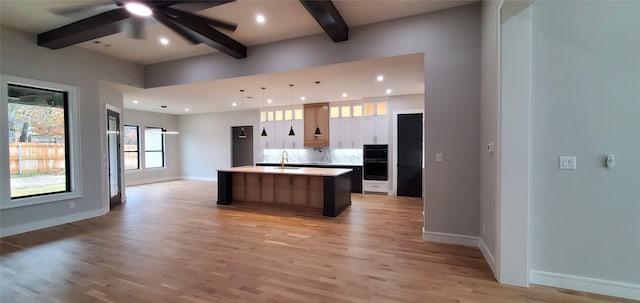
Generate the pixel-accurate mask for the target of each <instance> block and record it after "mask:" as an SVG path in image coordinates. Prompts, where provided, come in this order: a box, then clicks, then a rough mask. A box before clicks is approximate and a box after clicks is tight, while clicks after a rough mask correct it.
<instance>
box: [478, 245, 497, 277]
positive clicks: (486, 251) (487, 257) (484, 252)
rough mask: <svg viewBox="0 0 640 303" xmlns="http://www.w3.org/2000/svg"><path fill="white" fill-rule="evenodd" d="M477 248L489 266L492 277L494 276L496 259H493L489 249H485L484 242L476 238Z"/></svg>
mask: <svg viewBox="0 0 640 303" xmlns="http://www.w3.org/2000/svg"><path fill="white" fill-rule="evenodd" d="M478 248H480V252H481V253H482V256H483V257H484V259H485V260H486V261H487V263H488V264H489V267H490V268H491V271H492V272H493V275H494V276H496V272H497V271H496V258H494V257H493V254H492V253H491V251H490V250H489V248H487V245H486V244H485V243H484V240H482V238H478Z"/></svg>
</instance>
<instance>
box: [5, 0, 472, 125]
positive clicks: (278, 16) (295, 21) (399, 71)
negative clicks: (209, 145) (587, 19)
mask: <svg viewBox="0 0 640 303" xmlns="http://www.w3.org/2000/svg"><path fill="white" fill-rule="evenodd" d="M333 2H334V3H335V5H336V7H337V8H338V10H339V12H340V14H341V15H342V17H343V19H344V20H345V22H346V23H347V25H348V26H349V27H350V28H353V27H357V26H361V25H366V24H371V23H376V22H381V21H385V20H391V19H398V18H402V17H407V16H411V15H417V14H422V13H426V12H431V11H435V10H440V9H446V8H451V7H455V6H460V5H465V4H469V3H472V2H475V1H473V0H386V1H380V0H367V1H364V0H333ZM110 3H111V2H110V1H109V0H64V1H55V0H0V23H1V24H3V25H5V26H9V27H13V28H17V29H20V30H23V31H26V32H29V33H33V34H38V33H42V32H45V31H47V30H51V29H54V28H57V27H60V26H63V25H66V24H69V23H71V22H74V21H77V20H80V19H82V18H86V17H89V16H92V15H95V14H97V13H99V12H100V9H102V10H106V9H109V8H110V7H109V6H108V5H107V6H102V7H97V6H96V4H110ZM82 5H88V6H89V7H94V8H96V9H94V10H88V11H86V12H84V13H78V14H72V15H67V16H65V17H63V16H60V15H57V14H55V13H53V11H55V10H59V9H62V8H70V7H78V6H82ZM111 8H112V7H111ZM199 14H202V15H204V16H208V17H211V18H216V19H221V20H225V21H229V22H232V23H237V24H238V28H237V30H236V31H235V32H233V33H229V32H225V33H226V34H227V35H229V36H230V37H232V38H233V39H235V40H237V41H239V42H240V43H242V44H245V45H247V46H248V47H250V46H254V45H259V44H264V43H268V42H274V41H279V40H285V39H291V38H296V37H301V36H307V35H312V34H319V33H323V30H322V28H321V27H320V26H319V25H318V24H317V22H316V21H315V20H314V19H313V18H312V17H311V15H310V14H309V13H308V12H307V11H306V10H305V9H304V7H303V6H302V5H301V4H300V3H299V1H297V0H260V1H258V0H237V1H235V2H231V3H227V4H224V5H221V6H218V7H213V8H210V9H206V10H203V11H200V12H199ZM257 14H263V15H264V16H265V17H266V20H267V21H266V22H265V24H262V25H260V24H257V23H256V22H255V16H256V15H257ZM145 30H146V39H145V40H135V39H131V38H129V37H127V35H125V34H124V33H118V34H115V35H111V36H107V37H103V38H100V39H99V40H100V43H94V42H95V41H87V42H85V43H81V44H79V45H78V46H79V47H82V48H85V49H88V50H91V51H95V52H99V53H103V54H105V55H108V56H113V57H117V58H121V59H124V60H128V61H131V62H135V63H139V64H144V65H146V64H153V63H158V62H165V61H170V60H175V59H179V58H185V57H191V56H196V55H202V54H210V53H214V52H216V50H214V49H212V48H210V47H208V46H206V45H202V44H200V45H191V44H189V43H188V42H186V41H184V40H182V39H181V38H180V37H179V36H178V35H177V34H175V33H174V32H173V31H171V30H170V29H168V28H166V27H165V26H163V25H162V24H160V23H157V22H156V23H150V24H148V25H147V26H146V28H145ZM223 32H224V31H223ZM161 36H164V37H166V38H168V39H169V40H170V41H171V42H170V44H169V45H168V46H162V45H160V44H159V42H158V38H159V37H161ZM327 41H328V43H333V42H331V40H329V39H327ZM422 60H423V59H422V55H415V56H403V57H397V58H387V59H381V60H370V61H361V62H353V63H346V64H338V65H332V66H325V67H319V68H312V69H305V70H298V71H290V72H284V73H277V74H270V75H257V76H250V77H242V78H234V79H226V80H218V81H212V82H206V83H197V84H189V85H180V86H170V87H162V88H155V89H148V90H141V89H137V88H131V87H124V86H121V85H117V87H118V88H119V89H122V90H123V91H124V92H125V107H126V108H135V109H140V110H148V111H158V110H159V108H160V105H167V106H168V108H167V109H163V110H162V111H164V112H167V113H173V114H186V112H184V108H185V107H188V108H189V109H190V111H189V113H202V112H214V111H228V110H234V109H236V110H239V108H233V107H231V105H230V104H231V102H233V101H238V100H239V99H240V93H239V89H245V90H246V91H247V95H248V96H252V97H254V99H253V100H255V101H247V100H245V101H246V103H245V108H255V107H258V106H259V105H261V101H262V100H261V99H262V98H261V96H262V95H261V92H260V89H259V88H260V87H262V86H266V87H267V90H266V95H267V96H269V95H270V96H271V97H270V98H272V99H273V100H274V101H275V103H274V104H275V105H284V104H287V103H289V102H290V101H289V99H290V97H289V95H290V93H289V86H288V84H289V83H293V84H295V87H294V94H295V95H296V96H297V97H299V96H300V95H302V94H304V95H306V96H311V97H312V98H310V99H311V100H312V101H310V99H307V101H306V103H309V102H314V101H313V100H315V94H316V93H315V92H316V89H315V84H314V81H316V80H319V81H321V82H322V83H321V84H320V86H319V91H320V95H321V99H322V100H323V101H339V100H344V99H342V97H341V96H340V95H341V94H342V92H347V93H348V94H349V97H348V98H347V99H348V100H356V99H360V98H368V97H376V96H384V95H385V90H386V89H387V88H392V89H393V93H392V95H399V94H414V93H423V91H424V87H423V86H424V78H423V77H424V71H423V66H424V65H423V63H422ZM379 73H382V74H385V77H386V79H385V81H384V82H383V83H378V82H376V81H375V76H376V75H377V74H379ZM292 79H295V80H292ZM133 100H138V101H140V102H139V104H133V103H132V101H133ZM248 100H251V99H248ZM296 101H297V102H301V101H300V99H299V98H296V100H294V103H295V102H296ZM258 103H259V104H258Z"/></svg>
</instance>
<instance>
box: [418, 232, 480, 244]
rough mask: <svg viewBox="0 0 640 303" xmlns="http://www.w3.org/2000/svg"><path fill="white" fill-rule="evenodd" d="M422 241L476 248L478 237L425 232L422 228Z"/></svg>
mask: <svg viewBox="0 0 640 303" xmlns="http://www.w3.org/2000/svg"><path fill="white" fill-rule="evenodd" d="M422 239H423V240H425V241H432V242H440V243H448V244H457V245H464V246H473V247H478V237H474V236H465V235H457V234H448V233H439V232H433V231H426V230H424V228H422Z"/></svg>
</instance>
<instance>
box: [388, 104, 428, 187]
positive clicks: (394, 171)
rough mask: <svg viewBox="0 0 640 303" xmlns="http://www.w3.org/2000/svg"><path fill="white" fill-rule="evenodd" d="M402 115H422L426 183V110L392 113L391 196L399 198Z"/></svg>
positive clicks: (402, 110) (423, 159) (418, 109)
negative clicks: (400, 124) (400, 123)
mask: <svg viewBox="0 0 640 303" xmlns="http://www.w3.org/2000/svg"><path fill="white" fill-rule="evenodd" d="M400 114H422V128H423V129H422V170H423V173H422V178H423V181H424V161H425V160H426V158H425V156H424V154H425V150H424V146H425V144H424V140H425V133H426V132H425V131H424V125H425V123H424V108H416V109H401V110H397V111H393V112H391V135H390V136H391V142H392V144H393V145H391V148H392V150H391V153H392V154H393V160H392V161H393V163H392V164H391V191H390V192H389V195H391V196H397V195H398V152H397V151H398V136H397V135H396V134H397V133H398V115H400ZM422 183H423V184H422V197H423V198H424V188H425V187H424V182H422Z"/></svg>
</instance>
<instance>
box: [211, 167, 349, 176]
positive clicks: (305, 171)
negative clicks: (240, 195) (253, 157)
mask: <svg viewBox="0 0 640 303" xmlns="http://www.w3.org/2000/svg"><path fill="white" fill-rule="evenodd" d="M218 171H222V172H232V173H253V174H281V175H305V176H328V177H335V176H340V175H343V174H346V173H350V172H351V171H352V169H349V168H321V167H285V168H281V167H280V166H238V167H230V168H224V169H218Z"/></svg>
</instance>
